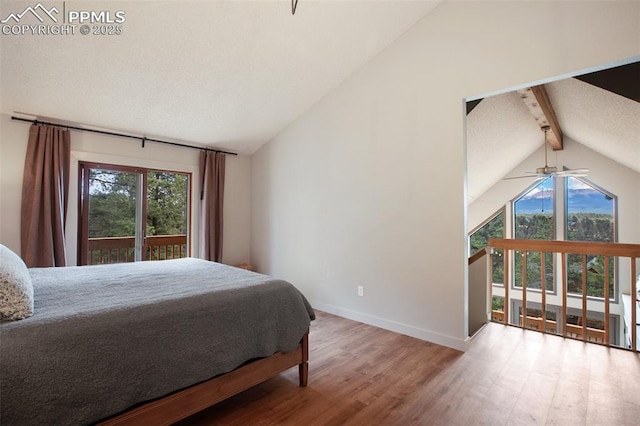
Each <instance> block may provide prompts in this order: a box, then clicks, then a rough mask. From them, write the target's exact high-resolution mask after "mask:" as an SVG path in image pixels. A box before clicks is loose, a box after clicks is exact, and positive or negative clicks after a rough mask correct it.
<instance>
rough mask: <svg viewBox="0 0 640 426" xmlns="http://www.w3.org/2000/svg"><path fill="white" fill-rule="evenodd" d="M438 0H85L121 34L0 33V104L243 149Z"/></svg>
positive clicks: (5, 10) (3, 9) (10, 110)
mask: <svg viewBox="0 0 640 426" xmlns="http://www.w3.org/2000/svg"><path fill="white" fill-rule="evenodd" d="M33 3H34V2H13V1H4V0H3V1H2V4H1V5H0V15H1V18H0V19H4V18H5V17H7V16H8V15H9V13H20V12H22V11H23V10H24V8H25V7H27V6H33ZM58 3H59V4H60V5H59V8H60V10H62V2H46V3H45V4H46V5H47V6H51V5H53V4H58ZM438 3H439V1H415V0H414V1H380V0H367V1H330V0H299V3H298V6H297V11H296V14H295V15H293V16H292V15H291V9H290V8H291V2H290V1H289V0H278V1H259V0H258V1H195V2H194V1H191V2H186V1H170V2H169V1H164V2H156V1H136V2H94V3H86V2H85V3H83V7H84V8H86V5H87V4H95V6H94V8H93V9H92V10H108V11H111V12H112V13H114V14H115V12H116V11H118V10H122V11H124V12H125V13H126V22H124V23H123V24H122V30H123V31H122V34H121V35H111V36H106V35H92V34H89V35H81V34H75V35H72V36H32V35H24V36H23V35H19V36H7V35H2V37H0V40H1V41H0V55H1V56H0V60H1V68H0V70H1V74H0V76H1V82H0V85H1V86H0V93H1V95H2V96H1V104H0V107H1V111H2V112H3V113H6V114H14V113H15V112H24V113H28V114H33V115H36V116H38V117H39V118H43V119H44V118H56V119H60V120H64V121H66V122H67V124H70V123H78V124H84V125H91V126H97V127H101V128H107V129H113V130H117V131H127V132H132V133H135V134H139V135H146V136H148V137H157V138H163V139H171V140H179V141H184V142H187V143H194V144H206V145H210V146H213V147H217V148H220V149H227V150H231V151H236V152H239V153H244V154H251V153H253V152H255V151H256V150H257V149H258V148H259V147H260V146H262V145H263V144H264V143H266V142H267V141H268V140H269V139H271V138H272V137H274V136H275V135H276V134H277V133H278V132H280V131H282V130H283V129H284V128H285V127H286V126H287V125H288V124H289V123H291V122H292V121H293V120H294V119H296V118H297V117H298V116H300V115H301V114H303V113H304V112H305V111H306V110H307V109H308V108H309V107H311V106H312V105H313V104H314V103H316V102H317V101H318V100H319V99H320V98H322V97H323V96H324V95H325V94H327V93H328V92H329V91H330V90H331V89H333V88H335V87H336V86H338V85H339V84H340V83H341V82H342V81H343V80H344V79H345V78H346V77H348V76H349V75H350V74H352V73H353V72H354V71H355V70H357V69H358V68H360V67H361V66H362V65H364V64H365V63H366V62H367V61H369V60H370V59H371V58H373V57H374V56H375V55H376V54H378V53H379V52H380V51H381V50H382V49H384V48H385V47H386V46H387V45H389V44H390V43H391V42H393V41H394V40H395V39H396V38H398V37H399V36H400V35H402V34H403V33H404V32H405V31H406V30H407V29H408V28H409V27H411V26H412V25H413V24H414V23H416V22H417V21H418V20H419V19H421V18H422V17H424V16H425V15H426V14H428V13H429V12H430V11H431V10H432V9H433V8H434V7H435V6H436V5H437V4H438ZM73 6H74V5H73V3H72V2H66V7H67V9H68V10H72V9H71V8H72V7H73ZM29 18H31V19H34V18H33V17H29V16H26V17H25V18H24V20H25V22H26V20H27V19H29ZM21 23H23V22H21ZM33 23H37V22H35V21H34V22H33Z"/></svg>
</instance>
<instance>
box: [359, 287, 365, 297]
mask: <svg viewBox="0 0 640 426" xmlns="http://www.w3.org/2000/svg"><path fill="white" fill-rule="evenodd" d="M358 296H360V297H362V296H364V287H362V286H361V285H359V286H358Z"/></svg>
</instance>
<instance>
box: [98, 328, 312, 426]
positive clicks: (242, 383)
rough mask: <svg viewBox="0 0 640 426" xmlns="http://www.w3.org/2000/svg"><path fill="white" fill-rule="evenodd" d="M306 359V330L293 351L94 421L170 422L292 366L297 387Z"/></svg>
mask: <svg viewBox="0 0 640 426" xmlns="http://www.w3.org/2000/svg"><path fill="white" fill-rule="evenodd" d="M308 360H309V333H307V334H305V335H304V337H303V338H302V341H301V342H300V344H299V345H298V347H297V348H296V349H295V350H294V351H293V352H289V353H281V352H278V353H276V354H274V355H271V356H270V357H267V358H261V359H258V360H256V361H252V362H249V363H247V364H245V365H242V366H241V367H238V368H237V369H235V370H233V371H231V372H229V373H227V374H223V375H221V376H218V377H214V378H213V379H210V380H207V381H205V382H202V383H199V384H196V385H193V386H191V387H188V388H186V389H183V390H180V391H177V392H174V393H172V394H169V395H167V396H165V397H163V398H160V399H157V400H155V401H150V402H147V403H145V404H143V405H140V406H138V407H135V408H133V409H130V410H128V411H125V412H124V413H122V414H120V415H117V416H115V417H112V418H109V419H107V420H104V421H103V422H100V423H98V424H99V425H101V426H107V425H108V426H115V425H132V426H133V425H143V424H144V425H170V424H173V423H175V422H177V421H178V420H182V419H184V418H186V417H189V416H190V415H192V414H195V413H197V412H199V411H202V410H204V409H206V408H209V407H211V406H212V405H215V404H217V403H218V402H221V401H223V400H225V399H227V398H230V397H232V396H234V395H237V394H239V393H240V392H242V391H244V390H247V389H249V388H251V387H253V386H255V385H258V384H260V383H262V382H264V381H266V380H268V379H271V378H273V377H275V376H277V375H278V374H280V373H282V372H283V371H286V370H288V369H289V368H292V367H295V366H296V365H297V366H298V372H299V374H300V378H299V384H300V387H305V386H307V382H308V372H309V366H308Z"/></svg>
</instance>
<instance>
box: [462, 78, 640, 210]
mask: <svg viewBox="0 0 640 426" xmlns="http://www.w3.org/2000/svg"><path fill="white" fill-rule="evenodd" d="M637 83H640V76H638V80H637ZM545 88H546V90H547V93H548V95H549V99H550V101H551V104H552V105H553V108H554V111H555V113H556V116H557V118H558V122H559V124H560V127H561V128H562V132H563V134H564V137H565V138H570V139H572V140H574V141H576V142H578V143H580V144H582V145H584V146H586V147H588V148H590V149H592V150H594V151H596V152H598V153H600V154H602V155H604V156H606V157H608V158H610V159H612V160H614V161H617V162H618V163H620V164H622V165H625V166H627V167H629V168H631V169H633V170H635V171H637V172H638V173H640V103H639V102H636V101H634V100H631V99H629V98H626V97H623V96H620V95H617V94H615V93H613V92H610V91H607V90H604V89H601V88H599V87H596V86H593V85H591V84H589V83H585V82H583V81H580V80H578V79H575V78H567V79H563V80H559V81H555V82H552V83H549V84H545ZM543 143H544V133H543V132H541V130H540V128H539V127H538V125H537V124H536V122H535V119H534V118H533V116H532V115H531V113H530V112H529V110H528V109H527V108H526V106H525V105H524V103H523V102H522V100H521V99H520V97H519V96H518V94H517V93H516V92H509V93H505V94H502V95H497V96H492V97H489V98H485V99H483V100H482V102H480V103H478V104H477V105H476V106H475V108H473V110H472V111H471V112H470V113H469V114H468V115H467V176H468V178H467V193H468V197H469V200H468V201H469V202H472V201H473V200H475V199H477V198H479V197H480V196H481V195H482V194H484V192H485V191H487V190H488V189H489V188H491V187H492V186H493V185H494V184H495V183H496V182H498V181H499V180H500V179H502V178H503V177H504V176H506V175H507V174H509V173H510V172H511V171H512V170H513V168H514V167H515V166H516V165H518V164H520V163H521V162H522V161H523V160H525V159H526V158H527V157H529V156H530V155H531V154H533V153H534V152H535V151H536V150H538V149H539V148H540V147H541V146H542V145H543ZM543 163H544V160H543V158H542V157H541V159H540V166H543V165H544V164H543ZM577 166H579V165H577ZM529 171H530V170H529ZM523 172H524V171H523ZM519 174H522V172H521V173H519Z"/></svg>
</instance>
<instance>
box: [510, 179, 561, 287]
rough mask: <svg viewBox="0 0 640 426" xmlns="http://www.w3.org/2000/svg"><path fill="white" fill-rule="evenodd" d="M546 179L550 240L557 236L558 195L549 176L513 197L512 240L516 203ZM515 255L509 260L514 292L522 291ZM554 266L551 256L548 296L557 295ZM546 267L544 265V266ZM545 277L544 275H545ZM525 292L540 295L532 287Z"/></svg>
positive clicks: (554, 258)
mask: <svg viewBox="0 0 640 426" xmlns="http://www.w3.org/2000/svg"><path fill="white" fill-rule="evenodd" d="M548 179H551V199H552V204H553V206H552V209H551V224H552V228H551V234H552V239H553V240H556V239H557V238H556V236H557V229H558V223H557V221H558V214H557V209H558V202H557V197H556V194H557V193H558V188H557V184H558V182H557V179H556V177H555V176H553V175H550V176H549V177H547V178H545V179H543V180H541V181H536V182H534V183H533V184H531V185H529V186H528V187H527V188H526V189H525V190H524V191H522V192H520V193H519V194H518V195H517V196H516V197H514V198H513V199H512V200H511V202H510V204H511V232H512V236H513V238H516V233H517V232H516V226H517V219H516V203H517V202H518V201H519V200H520V199H522V198H523V197H524V196H525V195H526V194H528V193H529V192H531V191H532V190H533V189H534V188H536V187H538V186H540V185H541V184H542V183H543V182H545V181H547V180H548ZM516 253H520V252H519V251H516V252H514V255H513V256H511V259H510V265H509V266H510V274H511V277H510V278H511V287H510V288H511V290H515V291H522V286H517V285H516ZM556 264H557V260H556V256H553V255H552V256H551V276H552V277H553V279H552V281H551V284H552V286H551V289H550V290H546V293H547V294H550V295H554V296H556V295H557V294H558V286H557V285H556V282H557V279H556ZM545 266H546V264H545ZM545 276H546V274H545ZM527 291H533V292H539V293H542V288H539V289H538V288H532V287H528V286H527Z"/></svg>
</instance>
